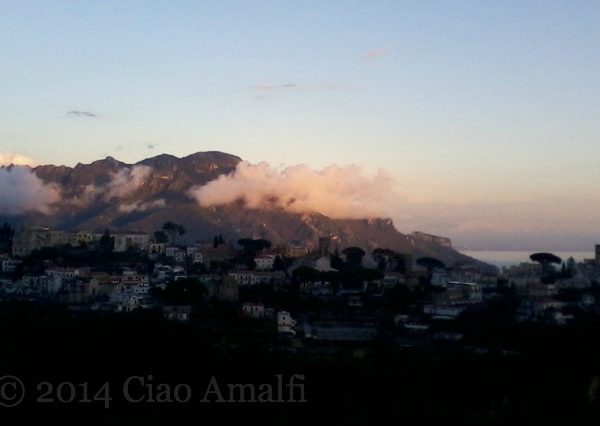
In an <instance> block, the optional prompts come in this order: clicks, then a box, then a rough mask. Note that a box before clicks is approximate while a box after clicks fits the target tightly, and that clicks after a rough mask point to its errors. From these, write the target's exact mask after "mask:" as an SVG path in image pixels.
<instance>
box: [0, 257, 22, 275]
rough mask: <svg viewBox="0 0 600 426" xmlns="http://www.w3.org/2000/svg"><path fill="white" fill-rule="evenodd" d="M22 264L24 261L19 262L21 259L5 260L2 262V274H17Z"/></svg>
mask: <svg viewBox="0 0 600 426" xmlns="http://www.w3.org/2000/svg"><path fill="white" fill-rule="evenodd" d="M21 263H23V261H22V260H19V259H7V260H3V261H2V272H5V273H11V272H15V271H16V270H17V268H18V267H19V265H20V264H21Z"/></svg>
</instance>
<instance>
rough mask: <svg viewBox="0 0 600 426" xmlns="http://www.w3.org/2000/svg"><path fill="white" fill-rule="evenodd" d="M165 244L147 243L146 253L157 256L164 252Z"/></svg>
mask: <svg viewBox="0 0 600 426" xmlns="http://www.w3.org/2000/svg"><path fill="white" fill-rule="evenodd" d="M166 248H167V245H166V244H165V243H154V242H152V243H149V244H148V254H150V255H154V256H159V255H162V254H165V251H166Z"/></svg>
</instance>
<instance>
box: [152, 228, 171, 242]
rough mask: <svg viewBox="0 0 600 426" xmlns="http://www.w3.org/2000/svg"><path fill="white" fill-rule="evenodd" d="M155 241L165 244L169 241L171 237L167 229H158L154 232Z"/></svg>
mask: <svg viewBox="0 0 600 426" xmlns="http://www.w3.org/2000/svg"><path fill="white" fill-rule="evenodd" d="M154 241H155V242H156V243H158V244H164V243H166V242H167V241H169V237H168V235H167V233H166V232H165V231H163V230H158V231H155V232H154Z"/></svg>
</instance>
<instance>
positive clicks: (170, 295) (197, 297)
mask: <svg viewBox="0 0 600 426" xmlns="http://www.w3.org/2000/svg"><path fill="white" fill-rule="evenodd" d="M152 294H153V296H154V297H156V298H158V299H160V300H161V301H162V302H163V303H164V304H166V305H195V304H199V303H201V302H202V301H203V298H204V296H205V295H206V294H207V291H206V287H205V286H204V284H202V283H201V282H200V281H198V280H196V279H193V278H186V279H182V280H178V281H173V282H171V283H169V284H167V287H166V288H165V289H164V290H161V289H160V288H159V287H155V288H154V289H153V293H152Z"/></svg>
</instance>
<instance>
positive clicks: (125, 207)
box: [119, 198, 167, 213]
mask: <svg viewBox="0 0 600 426" xmlns="http://www.w3.org/2000/svg"><path fill="white" fill-rule="evenodd" d="M166 206H167V202H166V201H165V200H164V198H159V199H158V200H153V201H148V202H146V203H143V202H140V201H134V202H132V203H125V204H121V205H120V206H119V211H120V212H121V213H133V212H144V211H146V210H150V209H159V208H162V207H166Z"/></svg>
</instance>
